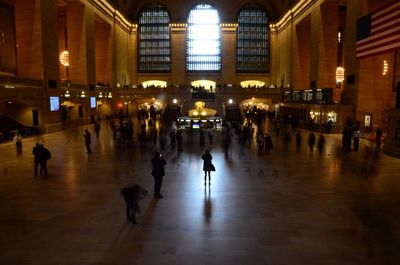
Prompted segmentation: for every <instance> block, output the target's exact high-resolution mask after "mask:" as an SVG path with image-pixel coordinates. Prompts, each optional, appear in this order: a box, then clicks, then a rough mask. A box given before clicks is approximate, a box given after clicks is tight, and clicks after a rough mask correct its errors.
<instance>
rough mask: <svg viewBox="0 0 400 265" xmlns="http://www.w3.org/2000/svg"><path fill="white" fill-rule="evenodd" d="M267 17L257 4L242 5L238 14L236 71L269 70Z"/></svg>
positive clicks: (254, 71)
mask: <svg viewBox="0 0 400 265" xmlns="http://www.w3.org/2000/svg"><path fill="white" fill-rule="evenodd" d="M269 42H270V40H269V17H268V13H267V12H266V11H265V10H264V9H263V8H262V7H261V6H260V5H258V4H249V5H246V6H245V7H243V8H242V9H241V10H240V12H239V16H238V28H237V65H236V70H237V72H252V73H268V72H269V71H270V67H269V64H270V51H269V45H270V44H269Z"/></svg>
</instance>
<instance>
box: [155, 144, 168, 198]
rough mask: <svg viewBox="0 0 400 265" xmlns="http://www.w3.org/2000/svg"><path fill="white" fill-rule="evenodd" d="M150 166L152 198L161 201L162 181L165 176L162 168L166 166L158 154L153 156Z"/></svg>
mask: <svg viewBox="0 0 400 265" xmlns="http://www.w3.org/2000/svg"><path fill="white" fill-rule="evenodd" d="M151 164H152V165H153V170H152V171H151V174H152V175H153V177H154V198H157V199H161V198H162V197H164V196H163V195H162V194H161V193H160V191H161V185H162V179H163V176H165V170H164V166H165V165H166V164H167V162H166V161H165V159H164V158H162V156H161V154H160V153H159V152H156V153H155V154H154V158H153V159H152V160H151Z"/></svg>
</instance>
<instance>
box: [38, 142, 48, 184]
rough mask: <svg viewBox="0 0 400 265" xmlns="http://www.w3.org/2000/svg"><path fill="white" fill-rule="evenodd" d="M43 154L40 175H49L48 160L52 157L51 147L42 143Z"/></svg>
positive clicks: (40, 157)
mask: <svg viewBox="0 0 400 265" xmlns="http://www.w3.org/2000/svg"><path fill="white" fill-rule="evenodd" d="M41 149H42V151H41V155H40V156H39V164H40V175H41V176H47V160H49V159H50V158H51V153H50V151H49V149H47V148H46V147H44V146H43V145H41Z"/></svg>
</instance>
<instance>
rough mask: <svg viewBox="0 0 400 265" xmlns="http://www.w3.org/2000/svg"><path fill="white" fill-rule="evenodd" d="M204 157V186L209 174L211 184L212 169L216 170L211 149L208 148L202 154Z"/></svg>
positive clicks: (209, 183) (202, 157)
mask: <svg viewBox="0 0 400 265" xmlns="http://www.w3.org/2000/svg"><path fill="white" fill-rule="evenodd" d="M201 159H203V171H204V186H205V185H206V182H207V175H208V185H209V186H210V185H211V171H215V167H214V165H213V164H212V155H211V154H210V151H209V150H208V149H207V150H206V151H205V152H204V154H203V155H202V156H201Z"/></svg>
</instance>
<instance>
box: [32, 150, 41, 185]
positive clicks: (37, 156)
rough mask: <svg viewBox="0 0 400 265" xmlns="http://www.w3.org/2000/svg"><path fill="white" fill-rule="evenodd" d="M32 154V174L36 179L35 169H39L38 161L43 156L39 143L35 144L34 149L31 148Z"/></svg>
mask: <svg viewBox="0 0 400 265" xmlns="http://www.w3.org/2000/svg"><path fill="white" fill-rule="evenodd" d="M32 154H33V163H34V165H35V167H34V174H35V177H37V169H38V167H39V164H40V160H41V158H42V156H43V148H42V146H41V145H40V144H39V143H36V145H35V147H33V149H32ZM40 172H42V170H40Z"/></svg>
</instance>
